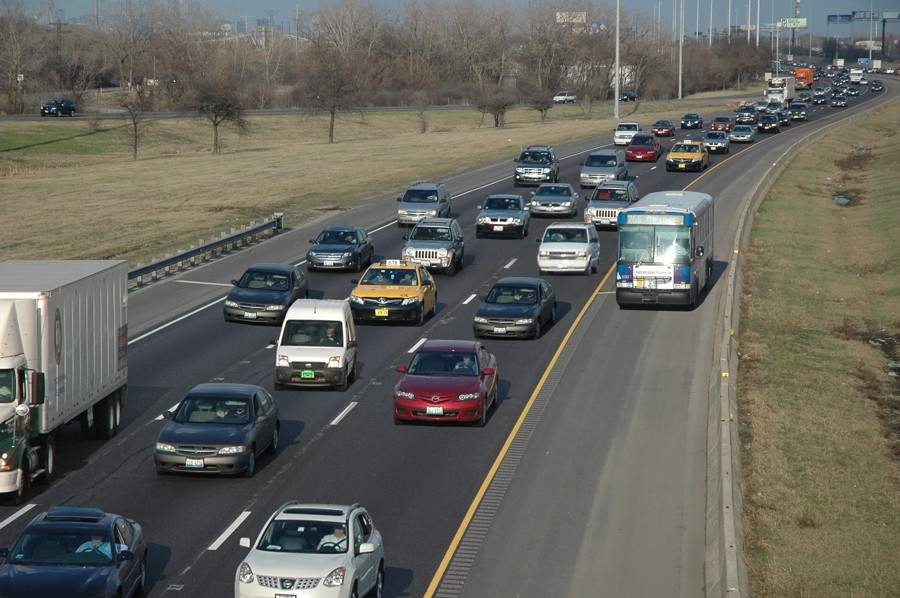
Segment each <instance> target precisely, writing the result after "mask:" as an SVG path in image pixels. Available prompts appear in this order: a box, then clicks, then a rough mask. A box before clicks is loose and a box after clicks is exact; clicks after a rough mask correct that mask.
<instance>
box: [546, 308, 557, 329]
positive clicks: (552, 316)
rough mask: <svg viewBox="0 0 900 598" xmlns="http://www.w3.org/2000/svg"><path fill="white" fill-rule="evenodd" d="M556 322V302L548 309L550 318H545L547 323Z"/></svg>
mask: <svg viewBox="0 0 900 598" xmlns="http://www.w3.org/2000/svg"><path fill="white" fill-rule="evenodd" d="M554 322H556V303H554V304H553V309H552V310H550V319H549V320H547V323H548V324H553V323H554Z"/></svg>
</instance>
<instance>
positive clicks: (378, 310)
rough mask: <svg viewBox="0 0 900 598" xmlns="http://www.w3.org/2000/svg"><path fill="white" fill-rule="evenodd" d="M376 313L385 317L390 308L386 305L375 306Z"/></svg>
mask: <svg viewBox="0 0 900 598" xmlns="http://www.w3.org/2000/svg"><path fill="white" fill-rule="evenodd" d="M375 315H376V316H378V317H384V318H386V317H387V315H388V310H387V308H386V307H376V308H375Z"/></svg>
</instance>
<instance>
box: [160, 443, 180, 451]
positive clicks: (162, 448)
mask: <svg viewBox="0 0 900 598" xmlns="http://www.w3.org/2000/svg"><path fill="white" fill-rule="evenodd" d="M156 452H157V453H175V452H177V451H176V450H175V447H174V446H172V445H171V444H166V443H165V442H157V443H156Z"/></svg>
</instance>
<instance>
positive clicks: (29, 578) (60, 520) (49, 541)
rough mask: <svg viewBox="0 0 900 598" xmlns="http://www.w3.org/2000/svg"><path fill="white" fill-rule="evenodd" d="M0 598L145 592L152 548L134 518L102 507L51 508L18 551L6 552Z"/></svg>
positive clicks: (0, 550) (124, 595)
mask: <svg viewBox="0 0 900 598" xmlns="http://www.w3.org/2000/svg"><path fill="white" fill-rule="evenodd" d="M0 558H3V559H5V562H4V563H3V565H2V566H0V596H3V597H4V598H34V597H35V596H62V597H65V598H82V597H84V598H87V597H90V598H94V597H96V596H121V597H122V598H128V597H129V596H134V595H136V594H139V593H142V591H143V589H144V581H145V578H146V561H147V544H146V542H145V541H144V533H143V531H142V529H141V526H140V525H139V524H138V523H137V522H136V521H134V520H132V519H128V518H126V517H122V516H121V515H116V514H114V513H105V512H103V511H101V510H100V509H91V508H81V507H51V508H50V509H49V510H48V511H47V512H45V513H41V514H40V515H38V516H37V517H35V518H34V519H33V520H32V521H31V523H29V524H28V526H27V527H26V528H25V530H24V531H23V532H22V535H20V536H19V538H18V539H17V540H16V542H15V544H13V546H12V548H0Z"/></svg>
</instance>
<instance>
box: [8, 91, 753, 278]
mask: <svg viewBox="0 0 900 598" xmlns="http://www.w3.org/2000/svg"><path fill="white" fill-rule="evenodd" d="M736 93H748V92H730V94H731V95H734V94H736ZM731 103H732V102H729V100H728V99H727V97H720V96H719V95H717V94H713V95H712V97H707V98H703V97H701V98H698V99H692V100H691V102H690V108H685V107H684V106H680V105H679V104H678V103H677V102H638V103H634V104H630V103H629V104H622V105H621V106H620V115H621V118H622V119H623V120H640V121H641V122H642V123H644V124H645V125H646V126H649V125H650V124H652V123H653V122H654V121H655V120H656V119H659V118H670V119H677V118H680V116H681V114H682V113H683V112H684V111H697V110H702V111H721V113H722V114H728V113H730V112H731V111H732V107H731V106H730V104H731ZM249 120H250V125H251V126H250V134H249V135H247V136H244V137H238V136H237V135H235V134H233V133H232V132H231V131H230V130H228V129H227V128H223V130H222V131H221V141H222V144H223V153H222V154H220V155H213V154H212V153H211V152H210V147H211V144H212V128H211V126H210V125H209V124H208V123H205V122H204V121H200V120H196V119H192V118H188V117H184V118H177V119H159V120H155V121H153V122H149V121H148V125H149V126H147V127H146V128H145V129H144V133H143V136H142V138H141V141H140V147H139V153H138V160H137V161H134V160H132V154H131V136H130V135H129V129H128V127H127V125H126V123H125V121H124V120H99V119H91V118H90V117H87V118H86V119H42V120H40V121H37V122H23V121H12V120H9V121H5V122H4V123H3V135H0V213H3V214H11V215H15V218H16V226H14V227H6V230H5V231H4V234H3V235H2V236H0V255H2V256H3V258H5V259H51V258H52V259H125V260H128V261H129V263H130V264H131V266H132V267H134V266H136V265H137V264H138V263H147V262H150V261H152V260H154V259H160V258H162V257H164V256H165V255H166V254H173V253H175V252H176V251H177V250H179V249H186V248H188V247H189V246H191V245H197V244H199V243H200V241H203V240H205V241H209V240H212V239H214V238H216V237H218V235H219V234H220V233H222V232H231V231H232V230H235V229H240V228H242V227H246V226H248V225H249V224H250V223H251V222H254V221H255V222H261V221H263V220H266V219H268V218H270V217H271V215H272V213H274V212H282V213H284V215H285V222H286V224H287V225H288V226H297V225H299V224H302V223H304V222H309V221H312V220H315V219H318V218H320V217H322V216H323V215H327V214H331V213H333V212H335V211H346V210H350V209H352V208H353V207H355V206H359V205H362V204H364V203H367V202H371V201H373V200H374V199H375V198H378V197H384V196H387V195H389V194H390V195H389V201H393V197H394V195H395V194H398V193H401V192H402V190H403V189H404V188H405V187H406V186H407V185H409V184H410V183H412V182H414V181H419V180H429V179H441V178H444V177H447V176H449V175H451V174H454V173H457V172H463V171H465V170H468V169H472V168H478V167H480V166H483V165H484V164H486V163H492V162H497V161H501V160H509V161H510V162H509V166H510V173H511V172H512V168H513V164H512V159H513V158H514V157H516V156H518V154H519V152H520V150H521V148H522V147H524V146H527V145H533V144H553V145H560V144H564V143H567V142H570V141H574V140H578V139H586V138H590V137H597V136H600V135H609V134H610V133H611V132H612V129H613V128H614V126H615V122H616V121H615V120H614V119H613V118H612V107H611V104H608V103H607V104H603V105H598V106H595V107H594V108H593V109H592V111H591V113H590V114H586V113H585V111H584V110H582V109H581V107H579V106H565V107H562V106H560V107H554V108H553V109H551V110H550V112H549V117H548V119H547V121H546V122H543V123H542V122H540V117H539V114H538V113H537V112H536V111H534V110H530V109H527V108H517V109H514V110H511V111H510V112H509V113H508V114H507V118H506V126H505V127H503V128H500V129H497V128H494V127H493V126H492V122H491V118H490V117H486V118H484V119H483V118H482V116H481V114H480V113H478V112H477V111H476V110H474V109H468V110H428V111H426V112H424V113H422V114H419V113H417V112H415V111H409V112H370V113H366V114H360V113H355V114H351V115H344V116H342V117H341V118H340V119H339V120H338V123H337V128H336V139H335V141H336V142H335V143H332V144H329V143H327V120H326V119H325V117H322V116H309V115H303V114H300V113H297V114H296V115H288V116H252V117H249ZM423 129H424V132H423ZM453 191H454V190H453V189H451V192H453ZM347 224H355V223H354V222H352V216H349V215H348V222H347Z"/></svg>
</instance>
